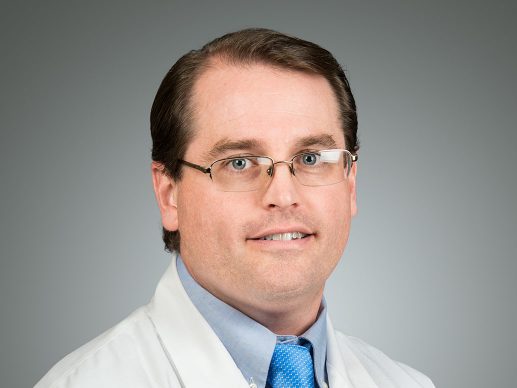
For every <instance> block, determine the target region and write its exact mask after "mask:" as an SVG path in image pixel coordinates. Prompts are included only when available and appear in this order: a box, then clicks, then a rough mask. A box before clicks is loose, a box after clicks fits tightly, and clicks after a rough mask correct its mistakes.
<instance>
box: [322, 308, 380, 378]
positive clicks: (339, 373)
mask: <svg viewBox="0 0 517 388" xmlns="http://www.w3.org/2000/svg"><path fill="white" fill-rule="evenodd" d="M327 375H328V379H329V386H330V388H338V387H339V388H379V387H378V385H377V384H375V382H374V381H373V379H372V377H371V376H370V374H369V373H368V372H367V370H366V369H365V368H364V366H363V365H362V364H361V362H360V361H359V359H358V358H357V357H356V356H355V355H354V353H353V352H352V350H351V349H350V348H348V346H346V345H345V344H344V343H339V342H338V339H337V338H336V333H335V331H334V327H333V326H332V322H331V321H330V318H329V316H328V315H327Z"/></svg>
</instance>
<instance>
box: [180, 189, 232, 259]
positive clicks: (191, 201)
mask: <svg viewBox="0 0 517 388" xmlns="http://www.w3.org/2000/svg"><path fill="white" fill-rule="evenodd" d="M209 193H210V192H209V191H208V190H207V191H204V192H202V193H200V192H198V193H197V194H196V193H194V192H193V191H189V192H188V193H186V195H184V196H182V197H180V200H179V201H178V222H179V229H180V234H181V239H182V241H184V242H185V245H186V246H188V249H189V250H192V249H195V250H196V251H201V252H204V254H205V255H206V252H207V251H208V252H210V253H211V254H215V253H219V254H224V252H225V251H226V250H227V249H228V246H229V247H230V248H231V246H232V245H234V241H235V239H236V236H238V235H239V229H240V227H239V224H238V222H239V219H240V218H241V217H239V216H238V214H239V211H238V207H237V206H235V204H232V201H229V200H228V199H226V198H220V197H219V196H217V195H213V193H212V194H209ZM241 222H242V220H241ZM225 246H226V247H225ZM198 254H200V252H197V255H198Z"/></svg>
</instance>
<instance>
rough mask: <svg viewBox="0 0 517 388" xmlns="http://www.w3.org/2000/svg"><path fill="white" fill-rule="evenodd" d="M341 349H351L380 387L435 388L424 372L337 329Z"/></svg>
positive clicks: (337, 338)
mask: <svg viewBox="0 0 517 388" xmlns="http://www.w3.org/2000/svg"><path fill="white" fill-rule="evenodd" d="M335 333H336V340H337V342H338V345H339V348H340V349H348V350H350V351H351V352H352V353H353V354H354V355H355V357H357V359H358V360H359V362H360V363H361V364H362V365H363V366H364V368H365V369H366V370H367V372H368V374H369V375H370V376H371V378H372V379H373V380H374V381H375V383H376V385H377V386H378V387H382V388H392V387H393V388H434V384H433V383H432V381H431V380H430V379H429V378H428V377H427V376H426V375H424V374H423V373H421V372H419V371H417V370H416V369H413V368H411V367H410V366H408V365H406V364H403V363H401V362H398V361H395V360H392V359H391V358H389V357H388V356H387V355H386V354H384V353H383V352H382V351H380V350H379V349H377V348H375V347H373V346H371V345H369V344H367V343H366V342H364V341H363V340H361V339H359V338H356V337H352V336H348V335H345V334H343V333H341V332H339V331H337V330H336V331H335Z"/></svg>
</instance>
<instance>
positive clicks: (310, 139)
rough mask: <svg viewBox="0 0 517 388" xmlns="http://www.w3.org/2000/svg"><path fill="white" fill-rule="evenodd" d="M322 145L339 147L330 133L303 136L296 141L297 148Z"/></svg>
mask: <svg viewBox="0 0 517 388" xmlns="http://www.w3.org/2000/svg"><path fill="white" fill-rule="evenodd" d="M315 145H317V146H322V147H325V148H337V143H336V141H335V140H334V138H333V137H332V135H329V134H323V135H314V136H306V137H302V138H301V139H300V140H298V141H297V142H296V148H302V147H311V146H315Z"/></svg>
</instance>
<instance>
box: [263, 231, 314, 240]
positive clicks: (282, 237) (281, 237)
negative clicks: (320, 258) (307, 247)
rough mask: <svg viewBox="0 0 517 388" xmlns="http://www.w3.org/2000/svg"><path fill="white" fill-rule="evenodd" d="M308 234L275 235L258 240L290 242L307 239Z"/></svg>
mask: <svg viewBox="0 0 517 388" xmlns="http://www.w3.org/2000/svg"><path fill="white" fill-rule="evenodd" d="M307 236H308V234H305V233H301V232H288V233H275V234H269V235H267V236H264V237H261V238H259V239H258V240H273V241H290V240H297V239H302V238H304V237H307Z"/></svg>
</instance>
